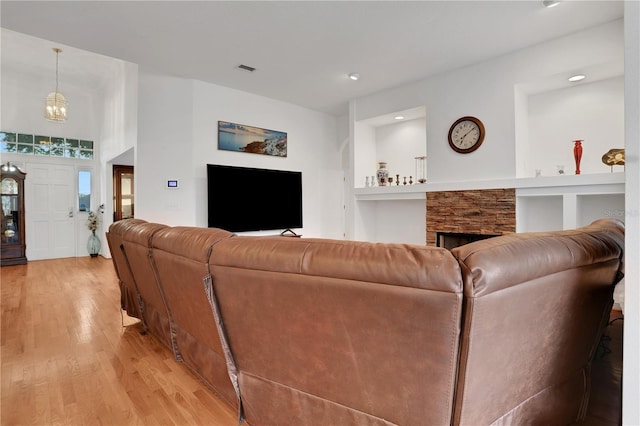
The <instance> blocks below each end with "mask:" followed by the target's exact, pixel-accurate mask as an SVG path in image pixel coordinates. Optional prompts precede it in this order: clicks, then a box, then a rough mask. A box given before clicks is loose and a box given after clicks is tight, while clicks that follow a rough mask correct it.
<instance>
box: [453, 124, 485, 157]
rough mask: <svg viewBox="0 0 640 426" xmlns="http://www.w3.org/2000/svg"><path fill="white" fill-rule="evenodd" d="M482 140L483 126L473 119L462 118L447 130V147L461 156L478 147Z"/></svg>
mask: <svg viewBox="0 0 640 426" xmlns="http://www.w3.org/2000/svg"><path fill="white" fill-rule="evenodd" d="M483 140H484V125H483V124H482V122H481V121H480V120H478V119H477V118H475V117H462V118H459V119H458V120H456V121H455V123H453V124H452V125H451V129H449V145H450V146H451V148H452V149H453V150H454V151H456V152H459V153H461V154H468V153H470V152H473V151H475V150H476V149H478V148H479V147H480V145H481V144H482V141H483Z"/></svg>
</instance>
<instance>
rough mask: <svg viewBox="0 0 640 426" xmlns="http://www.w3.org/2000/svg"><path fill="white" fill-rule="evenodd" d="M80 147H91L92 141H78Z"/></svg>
mask: <svg viewBox="0 0 640 426" xmlns="http://www.w3.org/2000/svg"><path fill="white" fill-rule="evenodd" d="M80 148H85V149H93V141H80Z"/></svg>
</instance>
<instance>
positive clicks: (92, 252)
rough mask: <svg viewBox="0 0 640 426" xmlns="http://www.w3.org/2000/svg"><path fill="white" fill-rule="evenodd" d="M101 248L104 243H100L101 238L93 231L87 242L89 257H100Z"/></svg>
mask: <svg viewBox="0 0 640 426" xmlns="http://www.w3.org/2000/svg"><path fill="white" fill-rule="evenodd" d="M101 246H102V243H101V242H100V238H98V237H97V236H96V231H91V235H89V240H88V241H87V251H88V252H89V256H91V257H98V254H99V253H100V247H101Z"/></svg>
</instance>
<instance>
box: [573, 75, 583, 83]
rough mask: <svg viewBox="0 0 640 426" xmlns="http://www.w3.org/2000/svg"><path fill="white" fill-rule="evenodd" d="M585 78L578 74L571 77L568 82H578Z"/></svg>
mask: <svg viewBox="0 0 640 426" xmlns="http://www.w3.org/2000/svg"><path fill="white" fill-rule="evenodd" d="M584 78H585V76H584V75H582V74H578V75H574V76H572V77H569V81H570V82H572V83H575V82H576V81H580V80H584Z"/></svg>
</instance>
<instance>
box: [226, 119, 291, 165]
mask: <svg viewBox="0 0 640 426" xmlns="http://www.w3.org/2000/svg"><path fill="white" fill-rule="evenodd" d="M218 149H221V150H224V151H236V152H249V153H252V154H263V155H274V156H276V157H286V156H287V134H286V133H285V132H278V131H276V130H269V129H262V128H260V127H252V126H246V125H244V124H237V123H230V122H228V121H218Z"/></svg>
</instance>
